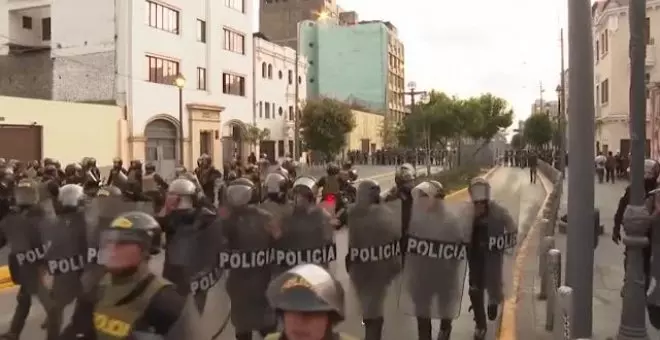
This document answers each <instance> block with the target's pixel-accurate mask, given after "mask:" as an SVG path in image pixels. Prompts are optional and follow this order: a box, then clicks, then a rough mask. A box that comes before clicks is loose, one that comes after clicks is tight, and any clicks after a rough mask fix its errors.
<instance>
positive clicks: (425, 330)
mask: <svg viewBox="0 0 660 340" xmlns="http://www.w3.org/2000/svg"><path fill="white" fill-rule="evenodd" d="M432 331H433V328H432V325H431V319H427V318H417V339H418V340H431V332H432Z"/></svg>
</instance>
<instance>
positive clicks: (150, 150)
mask: <svg viewBox="0 0 660 340" xmlns="http://www.w3.org/2000/svg"><path fill="white" fill-rule="evenodd" d="M144 137H145V138H146V143H145V150H144V155H145V160H146V161H147V162H149V163H152V164H154V165H155V166H156V171H157V172H158V173H159V174H160V175H161V176H163V177H165V178H170V177H172V176H173V174H174V169H175V168H176V165H177V164H176V163H177V162H176V145H177V143H176V141H177V127H176V126H175V125H174V124H173V123H172V122H170V121H168V120H165V119H156V120H153V121H151V122H150V123H149V124H147V127H146V128H145V129H144Z"/></svg>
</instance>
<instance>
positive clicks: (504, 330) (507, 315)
mask: <svg viewBox="0 0 660 340" xmlns="http://www.w3.org/2000/svg"><path fill="white" fill-rule="evenodd" d="M546 181H547V180H544V178H541V184H542V185H543V189H544V190H545V192H546V195H545V199H544V200H543V204H542V205H541V209H540V210H539V212H538V214H537V218H536V220H537V221H538V219H539V217H540V216H542V214H543V207H544V206H545V204H546V202H547V201H548V198H549V196H550V192H551V190H552V186H550V185H549V184H547V183H546ZM539 225H540V224H539V223H534V224H532V226H531V227H530V230H529V232H528V233H527V236H526V237H525V239H524V240H523V243H522V244H521V245H520V248H519V249H518V253H517V255H516V261H515V263H514V267H513V273H512V276H513V281H512V294H511V296H509V297H507V299H506V300H504V305H503V306H502V320H501V322H500V327H499V332H498V334H497V339H498V340H516V339H517V337H518V334H517V325H516V321H517V320H516V318H517V313H518V298H519V295H520V282H521V281H522V273H523V267H524V266H525V260H526V259H527V256H528V255H529V242H530V241H529V240H530V239H531V238H532V237H538V233H539V230H540V228H539Z"/></svg>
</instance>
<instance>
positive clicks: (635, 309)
mask: <svg viewBox="0 0 660 340" xmlns="http://www.w3.org/2000/svg"><path fill="white" fill-rule="evenodd" d="M628 21H629V25H630V45H629V51H630V100H629V104H630V111H629V112H630V139H631V143H630V144H631V145H630V203H629V205H628V208H627V209H630V208H631V206H633V207H637V209H631V210H630V213H632V212H635V211H637V210H638V209H640V207H641V206H643V205H644V197H645V194H646V192H645V190H644V157H645V155H644V154H645V151H646V81H645V80H646V79H645V78H646V77H645V59H646V41H645V38H646V32H645V22H646V0H635V1H631V2H630V4H629V5H628ZM590 79H593V78H590ZM630 213H629V211H626V215H629V214H630ZM638 213H639V214H642V215H648V213H647V212H646V213H643V212H639V211H638ZM630 215H632V216H631V217H633V218H637V217H639V216H638V215H637V213H636V214H630ZM642 217H643V216H642ZM623 228H624V230H625V234H624V237H623V243H624V244H625V245H626V255H627V261H626V262H627V265H626V273H625V280H624V291H623V302H622V305H621V323H620V324H619V332H618V334H617V339H618V340H632V339H649V336H648V332H647V330H646V305H647V296H646V291H645V285H644V282H645V281H646V275H645V273H644V269H643V266H644V264H643V263H644V255H643V252H642V250H643V248H644V247H646V246H648V244H649V238H648V228H650V225H645V224H644V222H642V223H639V222H638V223H634V222H627V223H626V222H625V221H624V225H623ZM654 261H657V259H654ZM656 289H657V288H656ZM654 290H655V289H654Z"/></svg>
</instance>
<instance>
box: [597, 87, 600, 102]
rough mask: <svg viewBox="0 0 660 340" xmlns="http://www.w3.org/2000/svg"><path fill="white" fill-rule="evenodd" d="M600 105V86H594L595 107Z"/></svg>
mask: <svg viewBox="0 0 660 340" xmlns="http://www.w3.org/2000/svg"><path fill="white" fill-rule="evenodd" d="M599 104H600V84H599V85H596V105H599Z"/></svg>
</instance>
